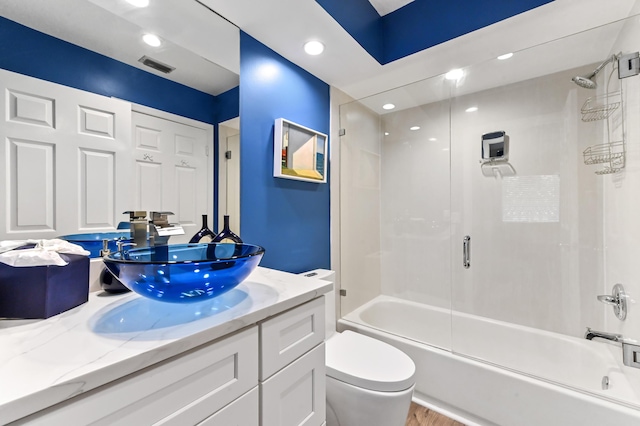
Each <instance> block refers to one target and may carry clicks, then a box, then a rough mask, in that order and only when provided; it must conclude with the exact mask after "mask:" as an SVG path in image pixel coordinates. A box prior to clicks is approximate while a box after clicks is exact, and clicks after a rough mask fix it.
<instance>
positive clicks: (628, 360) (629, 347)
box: [584, 327, 640, 368]
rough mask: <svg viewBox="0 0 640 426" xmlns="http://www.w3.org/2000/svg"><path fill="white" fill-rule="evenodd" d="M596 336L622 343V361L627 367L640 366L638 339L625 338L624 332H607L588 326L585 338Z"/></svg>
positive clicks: (590, 338) (589, 338)
mask: <svg viewBox="0 0 640 426" xmlns="http://www.w3.org/2000/svg"><path fill="white" fill-rule="evenodd" d="M596 337H597V338H600V339H606V340H611V341H612V342H616V343H620V344H621V345H622V363H623V364H624V365H626V366H627V367H634V368H640V344H638V342H637V341H636V340H633V339H628V338H625V337H623V336H622V334H616V333H605V332H603V331H596V330H592V329H591V328H590V327H587V332H586V333H584V338H585V339H587V340H592V339H594V338H596Z"/></svg>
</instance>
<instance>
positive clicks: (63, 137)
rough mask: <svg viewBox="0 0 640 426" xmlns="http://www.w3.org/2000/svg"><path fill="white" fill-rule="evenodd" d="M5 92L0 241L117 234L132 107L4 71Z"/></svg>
mask: <svg viewBox="0 0 640 426" xmlns="http://www.w3.org/2000/svg"><path fill="white" fill-rule="evenodd" d="M0 93H1V94H0V96H1V97H2V101H1V102H0V121H1V125H0V143H1V144H2V146H1V149H0V164H1V165H2V169H3V171H4V173H2V174H1V175H0V211H1V212H2V217H4V220H3V221H0V239H23V238H53V237H55V236H59V235H64V234H70V233H77V232H95V231H109V230H113V229H115V228H116V226H117V223H118V221H120V220H121V217H122V216H121V213H122V212H123V211H124V210H127V209H128V208H129V204H130V197H129V192H128V188H129V187H130V184H131V167H130V164H131V107H130V104H129V103H127V102H124V101H121V100H117V99H111V98H107V97H104V96H100V95H96V94H93V93H88V92H84V91H81V90H77V89H73V88H70V87H66V86H62V85H58V84H54V83H51V82H47V81H43V80H39V79H35V78H32V77H27V76H24V75H21V74H16V73H12V72H9V71H5V70H0Z"/></svg>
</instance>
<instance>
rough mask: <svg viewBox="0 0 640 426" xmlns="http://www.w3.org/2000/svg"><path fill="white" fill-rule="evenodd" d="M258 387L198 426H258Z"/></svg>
mask: <svg viewBox="0 0 640 426" xmlns="http://www.w3.org/2000/svg"><path fill="white" fill-rule="evenodd" d="M258 396H259V392H258V387H257V386H256V387H255V388H253V389H252V390H251V391H249V392H248V393H246V394H245V395H242V396H241V397H240V398H238V399H236V400H235V401H233V402H232V403H231V404H229V405H227V406H226V407H224V408H223V409H222V410H220V411H218V412H217V413H215V414H214V415H213V416H211V417H209V418H208V419H206V420H205V421H203V422H202V423H198V426H258V425H259V421H260V416H259V413H258V404H259V403H260V401H259V399H258Z"/></svg>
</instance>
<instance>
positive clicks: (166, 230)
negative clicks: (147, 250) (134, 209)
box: [149, 212, 184, 246]
mask: <svg viewBox="0 0 640 426" xmlns="http://www.w3.org/2000/svg"><path fill="white" fill-rule="evenodd" d="M169 215H173V213H172V212H151V213H150V214H149V216H150V217H151V220H150V221H149V245H151V246H156V245H167V244H169V237H171V236H173V235H184V229H183V228H182V226H180V225H179V224H175V223H169V219H168V218H167V216H169Z"/></svg>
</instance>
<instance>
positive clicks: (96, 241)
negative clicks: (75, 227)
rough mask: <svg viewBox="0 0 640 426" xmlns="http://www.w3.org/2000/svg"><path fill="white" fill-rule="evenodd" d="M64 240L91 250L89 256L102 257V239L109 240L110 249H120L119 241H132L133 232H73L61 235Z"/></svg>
mask: <svg viewBox="0 0 640 426" xmlns="http://www.w3.org/2000/svg"><path fill="white" fill-rule="evenodd" d="M59 238H60V239H62V240H66V241H69V242H70V243H74V244H77V245H79V246H81V247H82V248H83V249H85V250H87V251H89V252H90V253H91V254H90V255H89V257H91V258H94V257H100V250H102V240H109V250H111V251H118V241H130V240H131V233H130V232H129V231H128V230H127V231H116V232H92V233H88V234H72V235H63V236H61V237H59Z"/></svg>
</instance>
